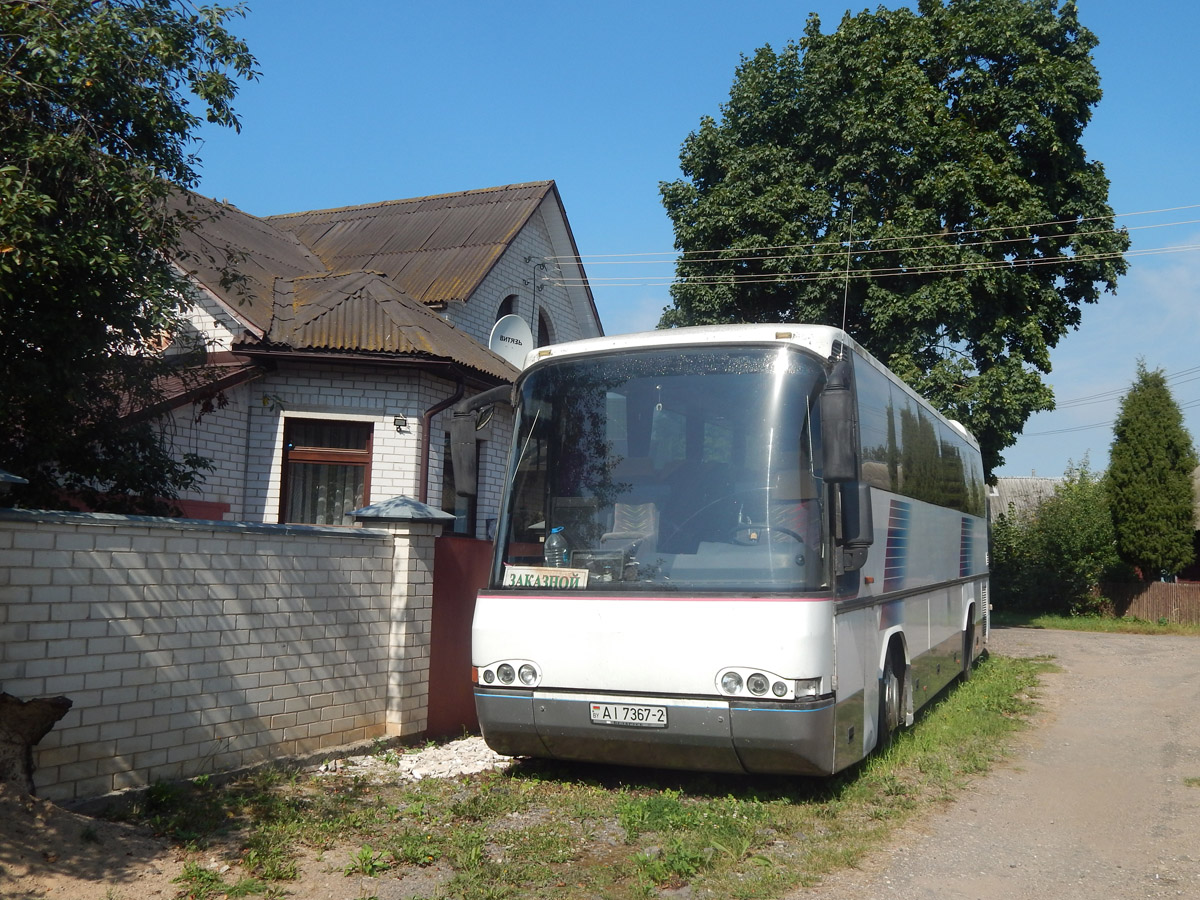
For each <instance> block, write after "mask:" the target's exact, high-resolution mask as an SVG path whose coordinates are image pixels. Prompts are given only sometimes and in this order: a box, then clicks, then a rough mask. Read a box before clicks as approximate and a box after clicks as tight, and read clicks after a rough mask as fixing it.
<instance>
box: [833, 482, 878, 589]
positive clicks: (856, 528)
mask: <svg viewBox="0 0 1200 900" xmlns="http://www.w3.org/2000/svg"><path fill="white" fill-rule="evenodd" d="M841 494H842V569H843V570H844V571H846V572H857V571H858V570H859V569H861V568H862V567H863V566H864V565H865V564H866V562H867V551H868V550H869V549H870V547H871V544H872V543H874V541H875V522H874V517H873V516H872V514H871V486H870V485H869V484H867V483H866V482H865V481H856V482H853V483H850V484H843V485H842V486H841Z"/></svg>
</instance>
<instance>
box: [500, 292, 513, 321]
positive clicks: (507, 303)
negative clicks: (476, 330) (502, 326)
mask: <svg viewBox="0 0 1200 900" xmlns="http://www.w3.org/2000/svg"><path fill="white" fill-rule="evenodd" d="M516 311H517V295H516V294H509V295H508V296H507V297H505V298H504V299H503V300H502V301H501V302H500V308H499V309H497V310H496V321H497V322H499V321H500V320H501V319H503V318H504V317H505V316H511V315H512V314H513V313H515V312H516Z"/></svg>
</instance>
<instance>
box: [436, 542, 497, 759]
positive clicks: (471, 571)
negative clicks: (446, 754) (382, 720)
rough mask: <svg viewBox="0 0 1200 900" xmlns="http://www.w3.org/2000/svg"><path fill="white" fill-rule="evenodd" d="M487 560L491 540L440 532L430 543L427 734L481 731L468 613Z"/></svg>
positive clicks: (472, 610) (481, 584)
mask: <svg viewBox="0 0 1200 900" xmlns="http://www.w3.org/2000/svg"><path fill="white" fill-rule="evenodd" d="M491 563H492V545H491V542H489V541H479V540H475V539H474V538H466V537H451V536H444V537H440V538H438V539H437V542H436V544H435V545H434V555H433V619H432V621H431V623H430V649H429V724H428V726H427V728H426V732H425V733H426V736H428V737H431V738H433V737H447V736H452V735H460V734H462V733H463V732H464V731H469V732H473V733H477V732H478V731H479V720H478V719H477V718H476V716H475V697H474V694H473V693H472V691H471V619H472V617H473V616H474V615H475V595H476V593H477V592H478V591H479V589H480V588H482V587H484V586H485V585H486V584H487V579H488V570H489V568H490V567H491Z"/></svg>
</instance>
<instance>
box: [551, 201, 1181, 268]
mask: <svg viewBox="0 0 1200 900" xmlns="http://www.w3.org/2000/svg"><path fill="white" fill-rule="evenodd" d="M1189 209H1200V203H1194V204H1189V205H1186V206H1173V207H1166V208H1163V209H1148V210H1138V211H1136V212H1129V213H1112V214H1111V215H1106V216H1084V217H1075V218H1069V219H1056V220H1051V221H1047V222H1028V223H1022V224H1017V225H995V226H991V227H988V228H971V229H964V230H962V231H935V232H928V233H925V234H907V235H894V236H890V237H889V236H884V237H874V238H861V239H859V240H858V241H855V242H854V243H861V244H864V245H865V244H870V243H874V242H878V241H907V240H925V239H928V238H940V239H945V238H947V237H952V236H959V237H969V236H973V235H982V234H992V233H995V232H1004V231H1016V230H1030V231H1032V230H1033V229H1038V228H1049V227H1051V226H1059V225H1072V224H1073V225H1081V224H1082V223H1084V222H1101V221H1109V220H1112V219H1119V218H1127V217H1133V216H1149V215H1160V214H1162V213H1168V212H1181V211H1183V210H1189ZM1189 224H1195V220H1183V221H1179V222H1168V223H1162V224H1160V225H1143V226H1132V227H1129V228H1125V229H1123V230H1126V231H1131V230H1140V229H1143V228H1165V227H1170V226H1173V225H1189ZM1081 233H1082V234H1107V233H1109V232H1107V231H1096V232H1075V234H1081ZM1052 237H1057V236H1056V235H1046V238H1052ZM1025 239H1028V238H1024V237H1023V238H1018V239H1017V240H1025ZM823 243H825V242H820V241H819V242H814V243H808V244H780V245H768V246H761V247H727V248H723V249H716V250H692V251H688V254H690V255H691V256H693V257H695V258H699V256H700V255H701V254H709V255H710V256H713V257H718V258H719V255H720V254H728V253H748V254H754V255H753V256H752V257H750V258H761V253H762V252H763V251H785V250H804V249H811V248H814V247H819V246H821V245H822V244H823ZM843 243H844V242H843ZM937 246H941V247H945V246H957V245H947V244H945V243H944V242H943V243H940V244H938V245H937ZM844 252H845V251H844V250H840V251H837V252H836V253H835V255H837V256H839V257H840V256H841V255H842V253H844ZM654 256H658V257H666V258H665V259H660V260H650V261H651V262H674V261H675V258H676V257H677V256H678V251H675V250H659V251H646V252H640V253H597V254H587V255H562V256H547V257H545V258H546V260H548V261H550V260H555V261H562V262H576V263H578V262H587V263H588V265H589V266H591V265H601V264H607V263H604V262H603V261H604V260H609V259H615V260H617V262H618V263H622V261H624V264H635V263H639V262H644V261H645V260H642V259H640V257H654Z"/></svg>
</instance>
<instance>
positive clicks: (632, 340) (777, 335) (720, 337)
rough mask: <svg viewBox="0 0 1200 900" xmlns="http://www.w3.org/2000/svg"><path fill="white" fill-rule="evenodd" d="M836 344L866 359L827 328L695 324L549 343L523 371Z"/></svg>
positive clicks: (828, 350) (826, 350)
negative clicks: (639, 357)
mask: <svg viewBox="0 0 1200 900" xmlns="http://www.w3.org/2000/svg"><path fill="white" fill-rule="evenodd" d="M838 343H841V344H842V345H843V346H844V347H846V348H847V349H853V350H856V351H858V352H859V353H861V354H862V355H864V356H868V357H869V356H870V354H869V353H867V351H866V350H864V349H863V348H862V347H860V346H859V345H858V344H857V343H855V341H854V339H853V338H851V337H850V336H849V335H848V334H846V332H844V331H842V330H841V329H840V328H833V327H831V326H828V325H795V324H786V325H771V324H766V325H698V326H693V327H690V328H664V329H662V330H659V331H642V332H637V333H634V334H613V335H605V336H604V337H597V338H587V339H586V340H582V341H568V342H566V343H562V344H550V345H549V346H546V347H538V348H537V349H536V350H531V351H529V354H528V355H527V356H526V357H525V366H524V368H526V369H528V368H529V367H530V366H532V365H533V364H534V363H536V362H539V361H541V360H543V359H550V358H554V357H562V356H577V355H581V354H587V353H606V352H611V351H613V350H637V349H643V348H649V347H685V346H692V345H698V344H793V345H795V346H798V347H803V348H805V349H806V350H811V351H813V352H814V353H816V354H817V355H818V356H820V357H821V358H822V359H828V358H829V357H830V356H832V355H833V350H834V346H835V345H836V344H838Z"/></svg>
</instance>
